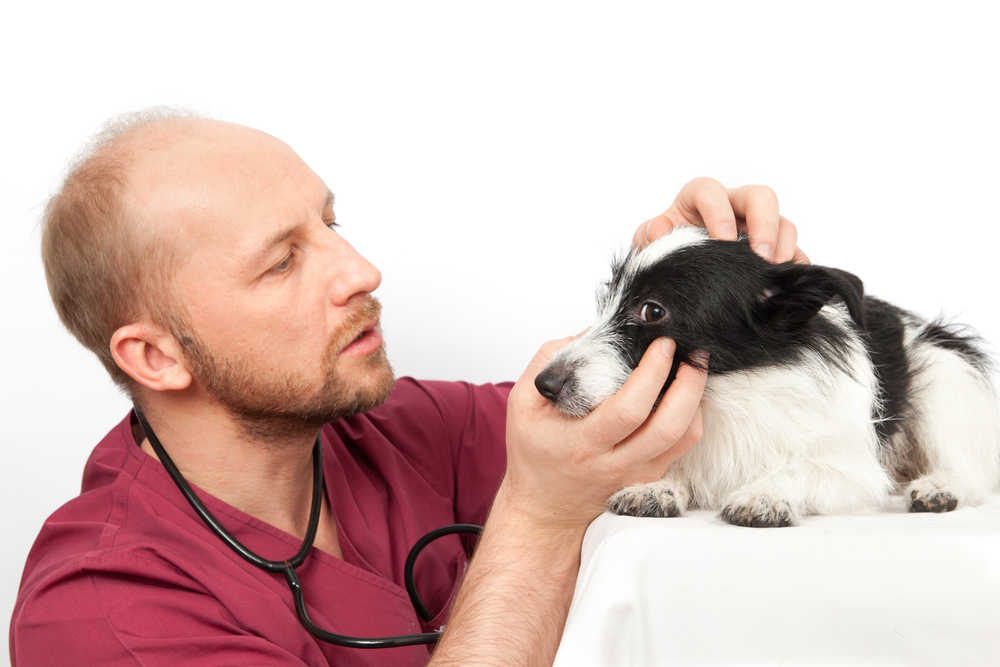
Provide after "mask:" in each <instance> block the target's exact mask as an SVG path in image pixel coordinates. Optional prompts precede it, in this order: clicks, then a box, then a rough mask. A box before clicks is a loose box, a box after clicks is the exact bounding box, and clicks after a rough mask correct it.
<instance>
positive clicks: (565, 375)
mask: <svg viewBox="0 0 1000 667" xmlns="http://www.w3.org/2000/svg"><path fill="white" fill-rule="evenodd" d="M569 376H570V370H569V368H568V367H567V366H566V365H565V364H559V363H556V364H550V365H549V366H548V367H547V368H546V369H545V370H544V371H542V372H541V373H539V374H538V375H537V376H535V388H536V389H538V393H539V394H541V395H542V396H544V397H545V398H547V399H549V400H550V401H555V400H556V398H558V397H559V392H560V391H562V388H563V386H564V385H565V384H566V380H568V379H569Z"/></svg>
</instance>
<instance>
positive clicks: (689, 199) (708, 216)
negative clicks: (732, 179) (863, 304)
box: [632, 177, 809, 264]
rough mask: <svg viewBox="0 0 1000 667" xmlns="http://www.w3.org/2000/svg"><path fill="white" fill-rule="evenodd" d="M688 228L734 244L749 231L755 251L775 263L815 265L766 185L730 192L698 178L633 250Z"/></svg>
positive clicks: (642, 232) (644, 227)
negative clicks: (810, 262) (684, 226)
mask: <svg viewBox="0 0 1000 667" xmlns="http://www.w3.org/2000/svg"><path fill="white" fill-rule="evenodd" d="M682 225H697V226H699V227H704V228H706V229H707V230H708V233H709V234H710V235H711V236H712V237H714V238H717V239H725V240H728V241H735V240H736V238H737V234H738V232H739V231H742V230H745V231H746V233H747V236H749V237H750V247H752V248H753V249H754V251H756V252H757V254H758V255H760V256H761V257H763V258H764V259H766V260H768V261H769V262H788V261H795V262H797V263H799V264H808V263H809V258H808V257H806V255H805V253H804V252H802V251H801V250H800V249H799V247H798V246H797V245H796V243H797V242H798V230H797V229H796V228H795V225H794V224H792V223H791V222H790V221H789V220H788V219H787V218H785V217H784V216H782V215H780V214H779V213H778V196H777V195H776V194H775V193H774V190H772V189H771V188H769V187H767V186H766V185H744V186H743V187H740V188H733V189H728V188H726V187H725V186H724V185H722V183H719V182H718V181H716V180H714V179H711V178H705V177H701V178H696V179H694V180H693V181H691V182H689V183H688V184H687V185H685V186H684V187H683V188H681V191H680V192H679V193H678V194H677V198H676V199H675V200H674V203H673V204H672V205H671V206H670V208H668V209H667V210H666V211H664V212H663V213H661V214H660V215H658V216H656V217H655V218H651V219H649V220H647V221H646V222H644V223H642V224H641V225H639V228H638V229H637V230H635V234H634V236H633V237H632V245H633V246H635V247H636V248H643V247H645V246H646V245H648V244H649V243H652V242H653V241H655V240H656V239H658V238H660V237H661V236H663V235H664V234H669V233H670V232H671V231H673V229H674V228H675V227H680V226H682Z"/></svg>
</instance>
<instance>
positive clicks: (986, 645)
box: [555, 495, 1000, 667]
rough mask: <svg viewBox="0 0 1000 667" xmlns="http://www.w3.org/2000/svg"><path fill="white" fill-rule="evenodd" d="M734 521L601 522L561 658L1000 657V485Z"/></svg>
mask: <svg viewBox="0 0 1000 667" xmlns="http://www.w3.org/2000/svg"><path fill="white" fill-rule="evenodd" d="M892 500H893V502H892V505H891V506H890V508H889V509H888V510H887V511H885V512H883V513H879V514H867V515H854V516H825V517H806V518H805V519H803V521H802V524H801V525H800V526H796V527H791V528H768V529H762V528H738V527H735V526H730V525H728V524H726V523H724V522H723V521H722V520H721V519H719V518H717V515H716V513H714V512H708V511H694V512H690V513H689V514H688V515H687V516H684V517H679V518H673V519H651V518H650V519H637V518H631V517H619V516H613V515H610V514H605V515H603V516H601V517H599V518H598V519H597V520H595V521H594V523H593V524H591V526H590V528H589V530H588V531H587V536H586V538H585V540H584V544H583V555H582V564H581V567H580V574H579V578H578V580H577V584H576V593H575V595H574V598H573V604H572V606H571V608H570V612H569V617H568V619H567V621H566V628H565V632H564V634H563V639H562V643H561V645H560V647H559V652H558V654H557V656H556V661H555V664H556V665H557V666H559V667H580V666H583V665H615V666H619V665H844V664H851V665H935V666H936V665H946V666H948V667H953V666H956V665H995V666H1000V495H996V496H993V497H992V498H991V500H990V502H988V503H987V504H985V505H981V506H979V507H960V508H959V509H958V510H956V511H954V512H950V513H945V514H910V513H908V512H905V511H904V510H905V508H904V505H903V499H902V498H893V499H892Z"/></svg>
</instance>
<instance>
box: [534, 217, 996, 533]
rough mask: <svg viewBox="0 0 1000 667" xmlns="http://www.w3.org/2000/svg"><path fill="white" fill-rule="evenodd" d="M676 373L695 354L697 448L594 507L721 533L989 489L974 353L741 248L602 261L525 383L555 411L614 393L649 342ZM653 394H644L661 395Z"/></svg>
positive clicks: (683, 239)
mask: <svg viewBox="0 0 1000 667" xmlns="http://www.w3.org/2000/svg"><path fill="white" fill-rule="evenodd" d="M661 336H668V337H670V338H672V339H673V340H674V341H675V343H676V352H675V357H674V362H673V367H672V369H671V372H670V376H669V377H668V380H667V384H666V385H665V386H664V391H666V388H667V386H669V384H670V382H671V381H672V380H673V377H674V375H675V374H676V371H677V366H678V364H679V363H681V362H682V361H683V362H685V363H688V364H692V365H698V356H697V355H695V356H692V353H694V352H696V351H697V350H706V351H708V352H709V355H710V356H709V359H710V361H709V362H708V378H707V383H706V387H705V392H704V395H703V398H702V403H701V407H702V417H703V431H702V433H703V435H702V439H701V442H700V443H699V444H698V445H696V446H695V447H694V448H693V449H691V450H690V451H689V452H687V453H686V454H685V455H684V456H683V457H681V458H680V459H679V460H677V461H676V462H675V463H674V464H673V465H672V467H671V468H670V470H669V472H668V473H667V474H666V476H665V477H664V478H663V479H662V480H659V481H656V482H653V483H650V484H638V485H635V486H629V487H627V488H625V489H623V490H621V491H619V492H617V493H615V494H614V495H612V496H611V497H610V498H609V499H608V504H607V505H608V509H609V510H610V511H612V512H614V513H616V514H621V515H629V516H655V517H674V516H679V515H681V514H682V513H683V512H684V511H685V510H686V509H688V508H702V509H713V510H717V511H721V517H722V519H724V520H725V521H727V522H729V523H731V524H735V525H738V526H752V527H778V526H791V525H795V524H796V523H798V522H799V521H800V518H801V517H802V516H805V515H809V514H841V513H851V512H858V511H864V510H870V509H878V508H881V507H883V506H884V504H885V502H886V501H887V499H888V497H889V495H890V494H892V493H899V492H903V493H904V497H905V498H906V500H907V501H908V503H909V510H910V511H912V512H946V511H951V510H953V509H955V508H956V507H958V506H959V505H975V504H979V503H981V502H983V501H984V500H985V499H986V497H987V496H988V495H989V494H990V493H991V491H992V490H993V489H995V488H996V487H997V484H998V482H1000V411H998V409H997V401H996V392H995V389H994V387H993V385H992V383H991V379H990V369H991V367H990V360H989V358H988V356H987V354H986V353H985V351H984V349H983V346H982V341H981V340H980V339H979V338H978V337H976V336H974V335H971V334H969V333H968V332H967V330H966V329H965V328H963V327H959V326H956V325H954V324H947V323H945V322H943V321H941V320H934V321H924V320H922V319H921V318H919V317H917V316H916V315H914V314H912V313H910V312H907V311H905V310H903V309H901V308H898V307H896V306H894V305H892V304H890V303H887V302H885V301H881V300H879V299H876V298H873V297H871V296H866V295H865V294H864V287H863V285H862V282H861V280H860V279H858V278H857V276H855V275H853V274H851V273H848V272H846V271H842V270H839V269H834V268H828V267H823V266H813V265H802V264H793V263H791V262H788V263H784V264H771V263H768V262H767V261H765V260H764V259H762V258H760V257H759V256H758V255H757V254H756V253H754V252H753V251H752V250H751V249H750V246H749V243H748V241H747V239H746V238H741V239H740V240H738V241H723V240H717V239H711V238H709V237H708V235H707V232H705V230H703V229H701V228H698V227H680V228H678V229H676V230H674V231H673V232H671V233H670V234H668V235H666V236H663V237H661V238H659V239H657V240H656V241H654V242H653V243H652V244H650V245H649V246H647V247H646V248H645V249H643V250H641V251H640V250H634V249H633V250H632V251H631V252H630V253H629V254H628V255H627V256H625V257H624V258H623V259H621V260H619V261H616V263H615V265H614V267H613V270H612V277H611V280H610V281H608V282H607V283H606V284H605V285H604V286H603V288H602V290H601V292H600V293H599V296H598V318H597V321H596V323H595V324H594V325H593V326H592V327H591V328H590V329H589V330H588V331H587V332H586V333H585V334H584V335H583V336H582V337H580V338H577V339H575V340H573V341H572V342H570V343H569V344H568V345H567V346H566V347H564V348H563V349H561V350H560V351H559V352H558V353H557V354H556V355H555V356H554V357H553V358H552V360H551V361H550V362H549V364H548V365H547V366H546V368H545V369H544V370H543V371H542V372H541V373H539V374H538V376H537V377H536V378H535V386H536V387H537V389H538V391H539V392H540V393H541V394H542V395H543V396H545V397H546V398H547V399H548V400H549V401H551V402H552V403H553V404H554V405H555V407H556V408H557V409H558V410H559V411H561V412H562V413H564V414H566V415H569V416H573V417H583V416H585V415H587V414H588V413H589V412H590V411H591V410H593V409H594V408H595V407H596V406H597V405H598V404H600V403H601V401H603V400H604V399H606V398H608V397H609V396H611V395H612V394H614V393H615V392H616V391H617V390H618V388H619V387H621V385H622V384H623V383H624V382H625V380H626V378H627V377H628V376H629V374H630V373H631V371H632V369H634V368H635V367H636V365H637V364H638V363H639V359H640V358H641V357H642V355H643V353H644V352H645V350H646V347H647V346H648V345H649V344H650V342H652V341H653V340H654V339H656V338H659V337H661ZM662 395H663V394H662V392H661V395H660V396H661V398H662Z"/></svg>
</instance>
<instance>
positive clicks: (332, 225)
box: [323, 220, 340, 229]
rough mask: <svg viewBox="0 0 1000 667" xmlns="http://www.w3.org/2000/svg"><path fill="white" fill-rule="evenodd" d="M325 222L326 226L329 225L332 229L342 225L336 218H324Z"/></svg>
mask: <svg viewBox="0 0 1000 667" xmlns="http://www.w3.org/2000/svg"><path fill="white" fill-rule="evenodd" d="M323 222H324V223H325V224H326V226H327V227H329V228H330V229H333V228H334V227H340V223H339V222H337V221H336V220H324V221H323Z"/></svg>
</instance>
